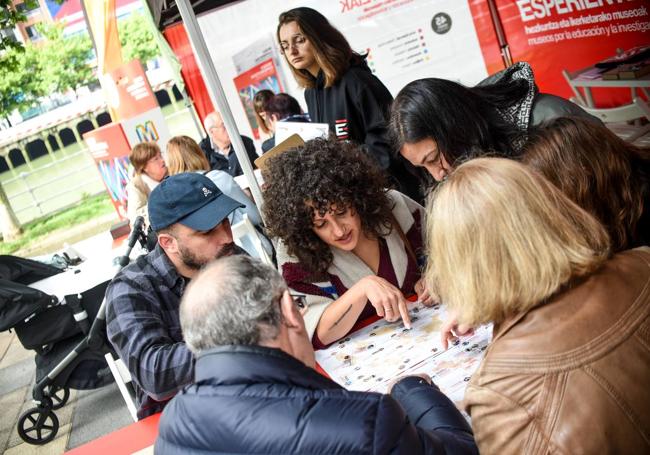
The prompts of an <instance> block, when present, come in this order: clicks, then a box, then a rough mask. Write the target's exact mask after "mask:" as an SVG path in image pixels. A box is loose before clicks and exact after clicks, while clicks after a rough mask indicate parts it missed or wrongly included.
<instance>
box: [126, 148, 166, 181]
mask: <svg viewBox="0 0 650 455" xmlns="http://www.w3.org/2000/svg"><path fill="white" fill-rule="evenodd" d="M159 153H160V147H158V144H156V143H155V142H141V143H139V144H136V145H135V147H133V148H132V149H131V153H129V161H130V162H131V165H132V166H133V169H134V170H135V173H136V174H137V175H140V174H142V171H144V168H145V167H146V166H147V162H148V161H149V160H150V159H151V158H153V157H155V156H156V155H157V154H159Z"/></svg>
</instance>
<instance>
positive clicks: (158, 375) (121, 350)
mask: <svg viewBox="0 0 650 455" xmlns="http://www.w3.org/2000/svg"><path fill="white" fill-rule="evenodd" d="M239 207H241V204H239V203H238V202H236V201H234V200H233V199H231V198H229V197H227V196H226V195H224V194H223V193H221V191H220V190H219V188H217V186H216V185H215V184H214V183H213V182H212V181H211V180H210V179H209V178H207V177H205V176H204V175H202V174H199V173H184V174H177V175H173V176H171V177H168V178H166V179H165V180H163V181H162V182H161V183H160V184H159V185H158V186H157V187H156V188H155V189H154V190H153V191H152V192H151V194H150V195H149V209H148V210H149V222H150V224H151V227H152V228H153V230H154V231H155V232H156V234H157V237H158V243H157V245H156V247H155V248H154V249H153V251H151V252H150V253H149V254H147V255H145V256H141V257H139V258H138V259H137V260H136V261H135V262H133V263H132V264H130V265H128V266H127V267H125V268H124V269H123V270H122V271H120V273H118V274H117V275H116V276H115V278H114V279H113V281H112V282H111V284H110V285H109V287H108V289H107V291H106V302H107V309H106V325H107V333H108V338H109V340H110V341H111V343H112V345H113V347H114V348H115V350H116V352H117V354H118V355H119V356H120V358H121V359H122V360H123V361H124V363H125V364H126V366H127V367H128V369H129V372H130V373H131V377H132V378H133V384H134V388H135V391H136V399H137V406H138V418H140V419H141V418H143V417H146V416H148V415H151V414H154V413H156V412H160V411H162V409H163V408H164V406H165V404H166V403H167V401H168V400H169V399H170V398H172V397H173V396H174V395H175V394H176V392H177V391H178V390H180V389H181V388H182V387H183V386H184V385H185V384H188V383H190V382H192V380H193V378H194V357H193V356H192V353H191V352H190V351H189V350H188V349H187V347H186V346H185V342H184V341H183V335H182V333H181V326H180V321H179V314H178V308H179V305H180V300H181V297H182V295H183V292H184V291H185V288H186V286H187V284H188V283H189V281H190V280H191V279H192V278H194V276H195V275H196V274H197V273H198V272H199V270H200V269H201V267H203V266H204V265H205V264H207V263H208V262H210V261H211V260H213V259H216V258H219V257H223V256H229V255H232V254H240V253H244V251H243V250H241V249H240V248H239V247H237V246H235V244H234V243H233V238H232V232H231V230H230V222H229V221H228V215H229V214H230V213H231V212H232V211H233V210H235V209H236V208H239Z"/></svg>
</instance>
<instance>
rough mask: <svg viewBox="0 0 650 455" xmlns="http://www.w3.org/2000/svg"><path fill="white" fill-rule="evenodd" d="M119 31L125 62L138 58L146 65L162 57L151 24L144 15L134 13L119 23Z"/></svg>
mask: <svg viewBox="0 0 650 455" xmlns="http://www.w3.org/2000/svg"><path fill="white" fill-rule="evenodd" d="M117 30H118V33H119V35H120V44H121V45H122V59H123V60H124V61H125V62H128V61H131V60H133V59H135V58H137V59H139V60H140V61H141V62H142V64H143V65H144V64H146V63H147V62H148V61H149V60H153V59H154V58H156V57H158V56H159V55H160V51H159V49H158V44H157V43H156V40H155V38H154V36H153V30H152V29H151V24H150V23H149V21H147V19H146V18H145V17H144V15H143V14H142V13H134V14H131V15H130V16H129V17H128V18H126V19H122V20H120V21H118V23H117Z"/></svg>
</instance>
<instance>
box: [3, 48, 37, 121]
mask: <svg viewBox="0 0 650 455" xmlns="http://www.w3.org/2000/svg"><path fill="white" fill-rule="evenodd" d="M28 46H29V45H28ZM40 71H41V69H40V59H39V57H38V54H37V53H36V52H34V51H33V50H32V49H17V48H12V49H10V50H7V51H6V52H5V53H4V54H3V55H2V56H0V116H1V117H4V118H7V117H8V116H9V115H10V114H11V112H13V110H14V109H25V108H27V107H30V106H31V105H32V104H33V103H34V102H35V101H36V100H37V99H38V98H39V97H41V96H43V95H44V94H45V91H44V87H43V84H42V78H41V74H40Z"/></svg>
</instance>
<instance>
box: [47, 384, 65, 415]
mask: <svg viewBox="0 0 650 455" xmlns="http://www.w3.org/2000/svg"><path fill="white" fill-rule="evenodd" d="M47 396H48V397H50V399H51V400H52V406H51V407H52V409H54V410H56V409H61V408H62V407H63V406H65V404H66V403H67V402H68V399H69V398H70V389H68V388H67V387H58V386H54V385H53V386H50V387H49V388H48V391H47Z"/></svg>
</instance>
